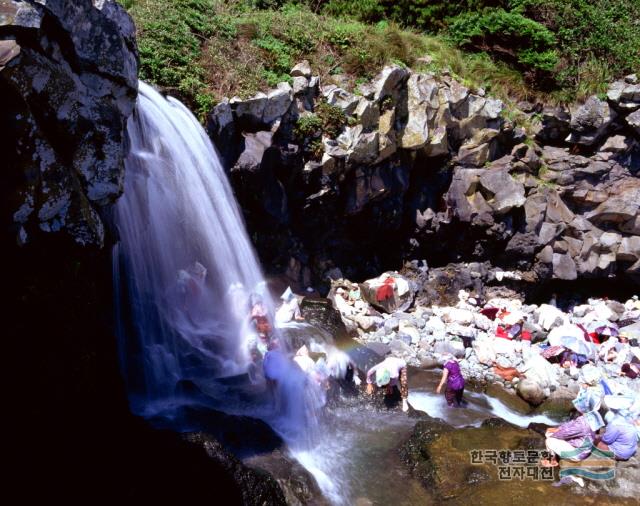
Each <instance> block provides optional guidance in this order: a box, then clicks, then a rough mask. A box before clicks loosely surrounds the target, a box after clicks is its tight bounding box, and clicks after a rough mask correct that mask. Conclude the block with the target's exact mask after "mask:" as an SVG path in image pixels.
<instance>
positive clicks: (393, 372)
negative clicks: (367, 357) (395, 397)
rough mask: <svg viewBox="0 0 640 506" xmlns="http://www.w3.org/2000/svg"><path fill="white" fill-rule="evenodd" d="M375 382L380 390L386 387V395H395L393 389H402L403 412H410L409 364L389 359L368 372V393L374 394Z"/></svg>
mask: <svg viewBox="0 0 640 506" xmlns="http://www.w3.org/2000/svg"><path fill="white" fill-rule="evenodd" d="M374 382H375V385H376V386H377V387H378V388H381V387H386V395H391V394H392V393H393V387H394V386H398V387H399V388H400V396H401V397H402V411H408V410H409V404H408V402H407V397H409V383H408V381H407V363H406V362H405V361H404V360H402V359H401V358H396V357H387V358H385V359H384V360H383V361H382V362H380V363H379V364H378V365H375V366H373V367H372V368H371V369H369V371H368V372H367V393H368V394H369V395H371V394H373V391H374V386H373V385H374Z"/></svg>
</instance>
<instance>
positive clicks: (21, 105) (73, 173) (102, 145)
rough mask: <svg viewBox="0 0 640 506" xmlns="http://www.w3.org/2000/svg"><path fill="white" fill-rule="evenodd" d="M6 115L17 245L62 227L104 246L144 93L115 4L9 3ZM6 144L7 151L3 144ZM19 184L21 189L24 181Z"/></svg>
mask: <svg viewBox="0 0 640 506" xmlns="http://www.w3.org/2000/svg"><path fill="white" fill-rule="evenodd" d="M3 9H4V12H3V14H4V16H3V18H2V22H1V23H2V24H1V25H0V38H3V39H10V40H4V41H3V44H2V47H1V48H0V53H1V55H0V59H1V60H2V61H1V64H0V96H1V97H2V99H3V101H4V104H3V108H2V112H1V113H0V118H1V119H0V121H1V129H2V131H3V132H5V134H4V135H3V138H2V141H1V142H2V143H3V146H2V151H3V153H4V154H5V157H9V159H8V160H7V159H6V158H5V162H7V166H8V167H10V168H11V173H10V174H9V173H8V172H7V173H5V177H7V178H9V180H10V181H11V183H10V184H5V185H4V187H5V191H6V192H9V193H8V194H5V199H4V200H5V201H6V202H11V206H13V210H12V212H13V213H14V215H13V223H14V228H15V231H16V236H17V240H18V242H19V243H24V242H27V241H28V240H29V239H30V238H31V237H32V236H37V235H38V234H39V233H41V232H43V231H44V232H57V231H64V232H66V233H68V234H69V235H70V236H71V237H73V239H74V240H75V241H76V242H78V243H80V244H97V245H102V244H103V241H104V235H105V232H104V225H103V223H102V220H101V218H100V216H99V212H100V210H101V208H102V207H103V206H106V205H109V204H111V203H112V202H114V201H115V199H116V198H117V197H118V196H119V195H120V193H121V192H122V188H123V179H124V164H123V160H124V157H125V156H126V153H127V139H126V133H125V126H126V122H127V118H128V117H129V116H130V115H131V113H132V111H133V107H134V104H135V98H136V95H137V86H138V80H137V49H136V43H135V27H134V25H133V22H132V20H131V18H130V17H129V15H128V14H127V13H126V11H125V10H124V9H123V8H122V7H121V6H120V5H119V4H117V3H116V2H114V1H110V0H106V1H103V2H93V3H92V2H65V1H62V0H50V1H47V2H37V3H36V2H26V1H18V2H4V3H3ZM4 143H6V144H7V145H6V147H5V146H4ZM17 181H19V182H18V183H17V184H16V182H17Z"/></svg>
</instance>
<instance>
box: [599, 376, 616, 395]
mask: <svg viewBox="0 0 640 506" xmlns="http://www.w3.org/2000/svg"><path fill="white" fill-rule="evenodd" d="M600 384H601V385H602V389H603V390H604V395H612V394H613V391H612V390H611V388H609V385H607V382H606V381H605V380H604V379H601V380H600Z"/></svg>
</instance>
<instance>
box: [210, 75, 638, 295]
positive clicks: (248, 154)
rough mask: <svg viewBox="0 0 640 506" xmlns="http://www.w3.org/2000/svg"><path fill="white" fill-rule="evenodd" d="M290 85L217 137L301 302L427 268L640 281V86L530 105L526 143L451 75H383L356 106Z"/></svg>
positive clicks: (318, 87)
mask: <svg viewBox="0 0 640 506" xmlns="http://www.w3.org/2000/svg"><path fill="white" fill-rule="evenodd" d="M292 78H293V87H291V86H289V85H288V84H285V83H282V84H281V85H280V86H279V87H278V88H277V89H275V90H272V91H270V92H269V93H267V94H258V95H256V96H255V97H253V98H250V99H247V100H240V99H237V98H234V99H231V100H230V101H226V100H225V101H223V102H221V103H220V104H218V105H217V106H216V107H215V109H214V110H213V111H212V113H211V115H210V118H209V124H208V127H209V133H210V135H211V138H212V139H213V141H214V143H215V144H216V145H217V146H218V147H219V149H220V150H221V155H222V158H223V161H224V163H226V165H227V168H228V170H229V173H230V176H231V180H232V182H233V185H234V188H235V191H236V195H237V196H238V199H239V201H240V203H241V206H242V208H243V210H244V213H245V218H246V221H247V225H248V227H249V231H250V233H251V236H252V238H253V239H254V242H255V244H256V247H257V249H258V252H259V254H260V256H261V258H262V260H263V262H264V264H265V265H266V266H267V268H268V269H270V270H272V271H273V272H277V273H286V274H287V275H288V276H289V278H290V279H291V281H292V282H294V283H299V284H301V285H303V286H304V285H308V284H310V283H323V282H326V279H327V277H330V276H333V277H335V276H336V275H337V276H338V277H342V276H341V275H340V274H342V275H344V276H345V277H347V278H349V279H364V278H366V277H371V276H374V275H378V274H379V273H380V272H382V271H384V270H386V269H398V268H400V267H401V266H402V264H403V261H406V260H412V259H423V258H424V259H427V260H428V262H429V264H431V265H445V264H447V263H450V262H454V263H460V262H487V261H489V262H491V264H492V265H494V266H496V267H500V268H502V269H508V270H517V271H520V272H521V273H522V274H523V275H524V276H526V277H527V279H529V280H530V281H531V282H538V281H547V280H569V281H570V280H576V279H578V278H583V279H589V278H600V279H608V278H612V277H618V278H624V279H626V280H637V279H638V274H639V273H640V237H639V236H638V234H639V233H640V228H638V225H637V224H638V220H640V215H639V214H638V194H637V191H638V188H639V185H640V179H638V177H637V172H638V170H639V169H640V141H639V139H640V131H639V130H638V126H637V125H638V121H637V119H638V117H639V116H638V115H639V114H640V113H639V112H638V111H640V84H638V79H637V77H636V76H635V75H631V76H627V77H626V78H625V80H622V81H618V82H615V83H613V84H611V86H610V88H609V92H608V95H607V98H606V99H600V98H598V97H592V98H590V99H589V100H588V101H587V102H586V103H585V104H583V105H579V106H575V107H573V108H571V109H570V110H569V109H563V108H555V109H552V108H545V107H543V106H542V104H537V105H531V104H520V106H521V107H522V109H524V112H523V111H521V112H520V113H519V114H520V117H519V118H518V122H519V123H520V124H523V125H526V126H527V130H525V129H523V128H519V127H516V126H514V125H515V123H514V121H512V120H511V119H510V118H512V117H514V114H515V113H514V111H513V110H506V108H505V106H504V104H503V103H502V102H501V101H499V100H495V99H493V98H491V97H489V96H486V95H485V92H484V90H470V89H468V88H466V87H464V86H463V85H461V84H460V83H458V82H457V81H455V80H454V79H452V78H451V77H450V76H448V75H446V74H445V75H442V76H433V75H430V74H418V73H413V72H411V71H408V70H406V69H403V68H400V67H387V68H385V69H384V70H383V71H382V72H381V74H380V75H379V76H378V77H377V78H376V79H374V80H373V81H372V82H371V83H368V84H365V85H362V86H360V88H359V90H358V92H357V93H356V94H354V93H350V92H348V91H346V90H344V89H342V88H339V87H337V86H336V85H333V84H323V83H319V80H318V78H317V77H313V76H312V75H311V70H310V69H309V68H308V67H307V66H305V65H301V66H297V67H296V68H294V70H293V71H292ZM327 111H328V113H327ZM332 122H333V123H332ZM301 133H302V134H304V135H301ZM336 268H337V269H339V270H340V273H338V271H336Z"/></svg>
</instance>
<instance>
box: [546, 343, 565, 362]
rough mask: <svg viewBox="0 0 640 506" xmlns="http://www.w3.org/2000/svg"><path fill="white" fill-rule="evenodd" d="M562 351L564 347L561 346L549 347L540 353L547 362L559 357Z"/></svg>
mask: <svg viewBox="0 0 640 506" xmlns="http://www.w3.org/2000/svg"><path fill="white" fill-rule="evenodd" d="M563 351H564V347H562V346H549V347H548V348H547V349H546V350H544V351H543V352H542V356H543V357H544V358H546V359H547V360H549V359H550V358H552V357H556V356H558V355H560V354H561V353H562V352H563Z"/></svg>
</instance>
